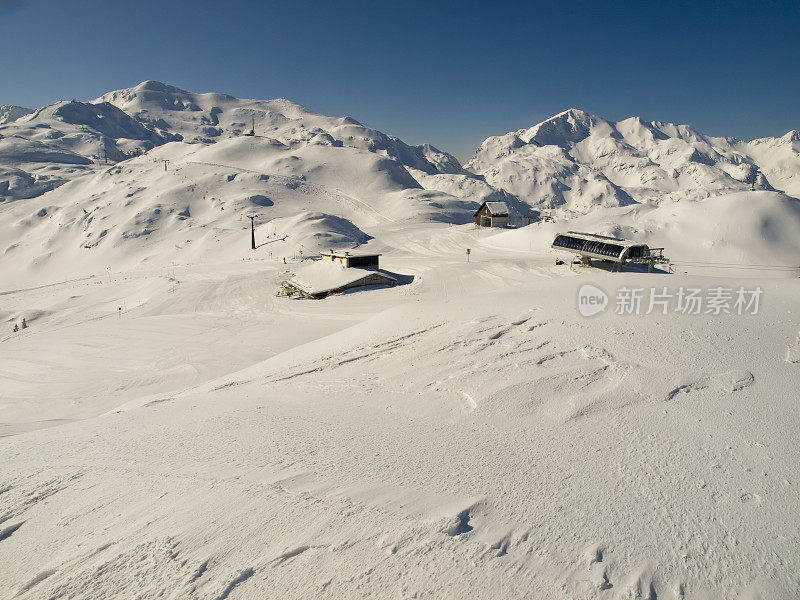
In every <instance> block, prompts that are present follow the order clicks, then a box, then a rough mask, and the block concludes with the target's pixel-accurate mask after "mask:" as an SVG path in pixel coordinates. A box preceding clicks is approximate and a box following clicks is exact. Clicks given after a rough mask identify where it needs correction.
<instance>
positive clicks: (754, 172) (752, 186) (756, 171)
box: [750, 169, 758, 192]
mask: <svg viewBox="0 0 800 600" xmlns="http://www.w3.org/2000/svg"><path fill="white" fill-rule="evenodd" d="M756 177H758V169H754V170H753V179H752V181H751V182H750V184H751V185H750V191H751V192H755V191H756Z"/></svg>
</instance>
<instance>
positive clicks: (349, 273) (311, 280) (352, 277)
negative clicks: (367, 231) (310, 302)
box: [286, 255, 395, 294]
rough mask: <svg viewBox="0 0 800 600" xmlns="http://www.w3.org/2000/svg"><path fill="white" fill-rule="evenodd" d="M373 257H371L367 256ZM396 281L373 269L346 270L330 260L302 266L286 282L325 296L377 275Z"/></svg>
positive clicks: (304, 290) (305, 290)
mask: <svg viewBox="0 0 800 600" xmlns="http://www.w3.org/2000/svg"><path fill="white" fill-rule="evenodd" d="M351 256H352V255H351ZM367 256H371V255H367ZM376 273H377V274H378V275H380V276H381V277H385V278H386V279H388V280H392V281H394V280H395V279H394V277H391V276H389V275H386V274H385V273H381V272H379V271H374V270H371V269H359V268H352V267H351V268H346V267H344V266H342V265H340V264H339V263H336V262H333V261H330V260H318V261H315V262H313V263H311V264H307V265H304V266H301V267H299V268H297V269H295V271H294V272H293V274H292V277H290V278H289V279H287V280H286V283H288V284H289V285H291V286H293V287H296V288H297V289H299V290H302V291H303V292H305V293H307V294H324V293H325V292H331V291H333V290H338V289H339V288H342V287H344V286H346V285H350V284H351V283H355V282H356V281H359V280H360V279H364V278H365V277H368V276H370V275H375V274H376Z"/></svg>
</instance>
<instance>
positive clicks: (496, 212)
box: [475, 200, 508, 217]
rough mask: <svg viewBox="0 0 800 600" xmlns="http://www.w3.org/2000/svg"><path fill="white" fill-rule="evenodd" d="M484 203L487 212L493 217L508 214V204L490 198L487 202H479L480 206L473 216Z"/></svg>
mask: <svg viewBox="0 0 800 600" xmlns="http://www.w3.org/2000/svg"><path fill="white" fill-rule="evenodd" d="M484 204H485V205H486V208H488V209H489V213H490V214H491V215H492V216H495V217H507V216H508V205H507V204H506V203H505V202H501V201H499V200H498V201H495V200H491V201H488V202H484V203H483V204H481V206H480V208H479V209H478V210H477V211H476V212H475V216H477V214H478V213H479V212H480V210H481V208H483V205H484Z"/></svg>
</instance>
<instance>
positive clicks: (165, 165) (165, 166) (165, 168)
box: [164, 159, 169, 171]
mask: <svg viewBox="0 0 800 600" xmlns="http://www.w3.org/2000/svg"><path fill="white" fill-rule="evenodd" d="M168 162H169V161H168V160H167V159H164V170H165V171H166V170H167V163H168Z"/></svg>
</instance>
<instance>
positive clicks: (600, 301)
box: [578, 283, 608, 317]
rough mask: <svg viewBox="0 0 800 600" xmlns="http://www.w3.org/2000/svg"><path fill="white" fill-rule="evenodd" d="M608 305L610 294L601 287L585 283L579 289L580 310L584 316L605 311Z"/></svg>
mask: <svg viewBox="0 0 800 600" xmlns="http://www.w3.org/2000/svg"><path fill="white" fill-rule="evenodd" d="M607 306H608V294H606V293H605V292H604V291H603V290H601V289H600V288H599V287H596V286H593V285H591V284H588V283H586V284H584V285H582V286H581V289H580V290H578V311H580V313H581V314H582V315H583V316H584V317H591V316H594V315H596V314H597V313H601V312H603V311H604V310H605V309H606V307H607Z"/></svg>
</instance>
